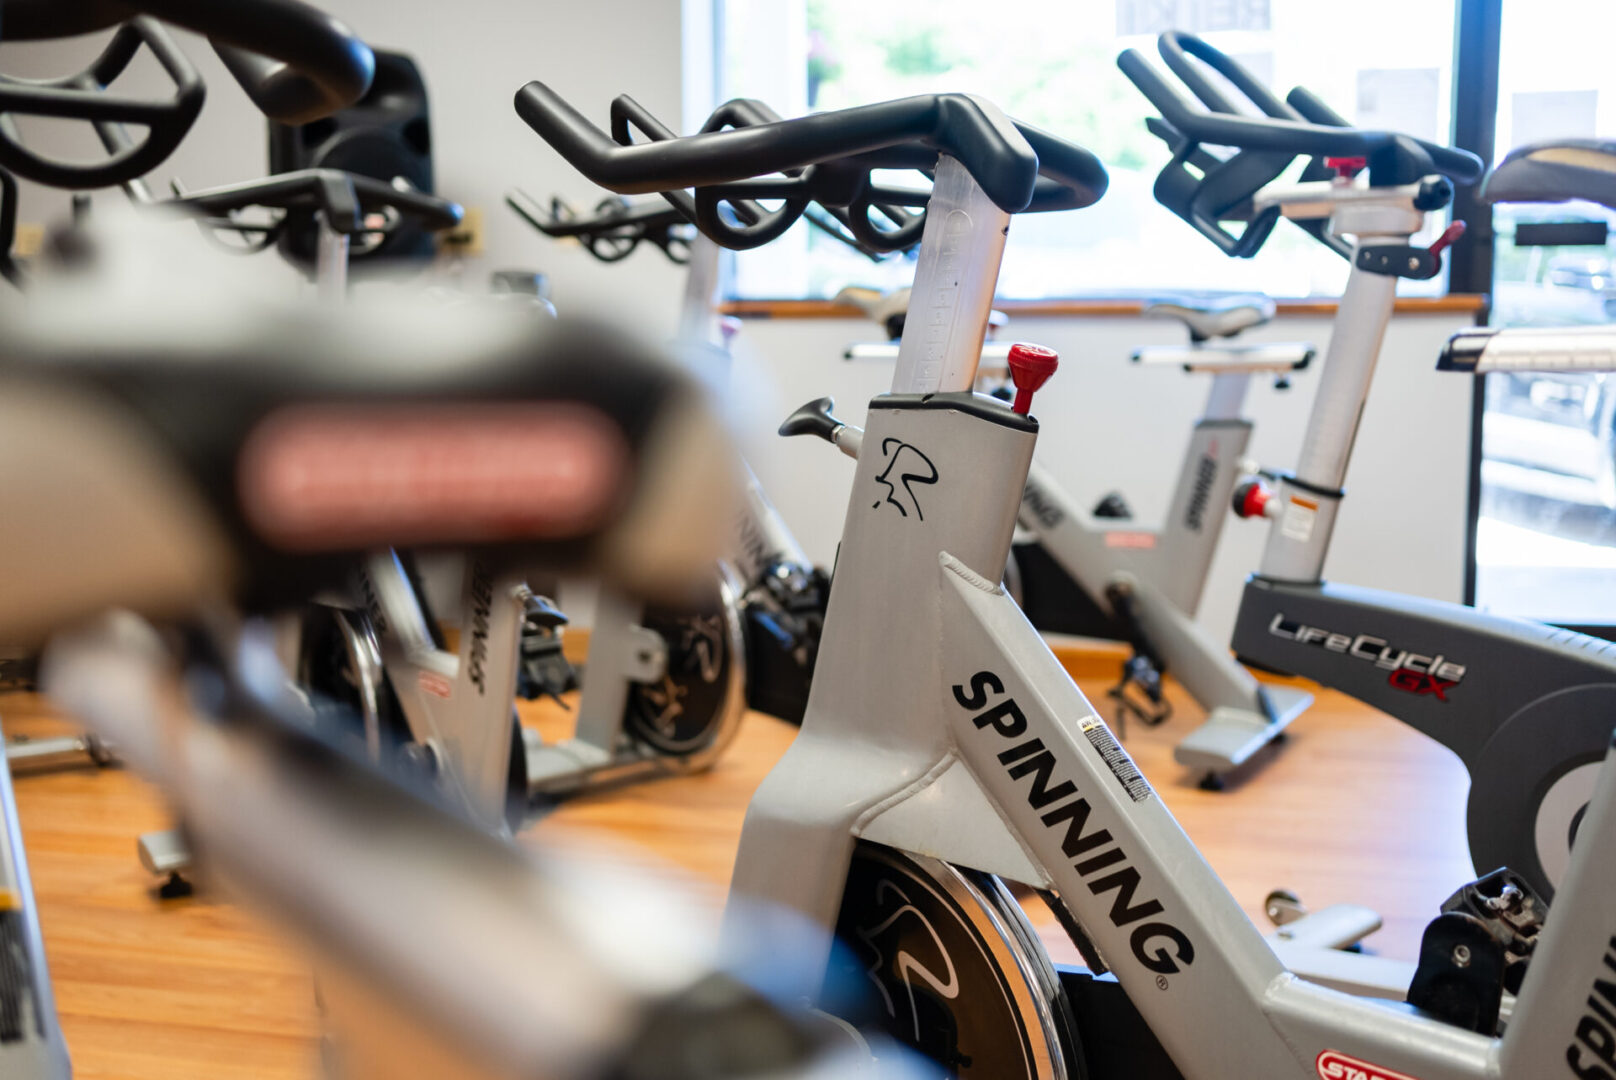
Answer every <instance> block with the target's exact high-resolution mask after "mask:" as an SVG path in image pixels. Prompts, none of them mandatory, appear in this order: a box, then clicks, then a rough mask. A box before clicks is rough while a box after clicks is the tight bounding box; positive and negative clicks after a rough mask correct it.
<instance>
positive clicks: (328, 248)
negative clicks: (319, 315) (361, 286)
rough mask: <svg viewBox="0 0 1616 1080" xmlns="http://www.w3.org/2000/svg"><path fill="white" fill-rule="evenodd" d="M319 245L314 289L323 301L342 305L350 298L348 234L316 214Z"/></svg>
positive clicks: (323, 216) (323, 215) (316, 255)
mask: <svg viewBox="0 0 1616 1080" xmlns="http://www.w3.org/2000/svg"><path fill="white" fill-rule="evenodd" d="M314 220H315V221H316V222H318V223H319V244H318V247H317V249H316V252H315V263H314V287H315V291H316V292H317V293H318V294H319V297H320V299H321V300H322V301H325V302H327V303H332V304H340V303H342V302H343V301H344V300H346V299H347V297H348V234H347V233H340V232H338V231H337V230H336V229H334V228H332V227H331V222H330V221H329V220H327V218H326V216H325V214H323V213H320V214H315V215H314Z"/></svg>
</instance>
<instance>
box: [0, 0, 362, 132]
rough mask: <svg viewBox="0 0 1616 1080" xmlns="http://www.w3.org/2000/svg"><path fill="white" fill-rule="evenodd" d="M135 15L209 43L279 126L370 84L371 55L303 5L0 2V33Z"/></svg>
mask: <svg viewBox="0 0 1616 1080" xmlns="http://www.w3.org/2000/svg"><path fill="white" fill-rule="evenodd" d="M137 15H150V16H152V17H153V18H156V19H160V20H162V21H163V22H166V23H169V24H171V25H173V26H178V27H181V28H183V29H186V30H192V31H194V32H196V33H198V34H202V35H203V36H205V37H207V38H208V39H209V40H210V41H211V42H212V44H213V47H214V51H215V52H217V53H218V54H219V58H220V59H221V60H223V61H224V64H225V67H226V68H228V69H229V70H230V74H231V75H232V76H234V78H235V80H236V81H237V82H238V83H240V84H241V87H242V89H243V90H244V91H246V93H247V96H248V97H249V98H251V99H252V101H253V104H255V105H257V106H258V108H259V109H260V110H262V111H263V113H264V114H265V115H266V116H268V117H269V118H270V119H272V120H275V121H278V122H279V123H283V124H305V123H308V122H310V121H312V120H319V119H321V118H323V117H326V116H329V115H331V114H332V113H334V112H336V111H338V110H339V109H345V108H347V107H348V106H349V105H352V104H353V103H354V102H356V101H358V100H359V99H360V98H361V97H363V96H364V93H365V91H366V90H368V89H370V82H371V79H372V78H374V77H375V73H376V58H375V57H374V56H373V55H372V54H371V51H370V47H369V46H367V45H366V44H365V43H364V42H363V41H361V40H360V39H359V38H358V37H357V36H356V35H355V34H354V32H353V31H352V30H350V29H349V28H348V27H347V26H346V25H344V24H343V23H342V22H340V21H339V20H337V19H335V18H333V17H332V16H330V15H328V14H326V13H325V12H323V11H321V10H319V9H318V8H316V7H313V6H311V5H309V4H306V3H303V2H302V0H228V2H219V0H73V2H64V0H5V10H4V14H3V20H4V21H3V23H0V28H3V32H4V34H5V37H6V40H8V41H27V40H37V39H41V38H54V37H66V36H70V35H73V34H82V33H88V32H90V31H92V30H99V29H101V28H103V27H106V26H111V25H113V24H114V23H118V22H123V21H125V20H127V19H130V18H133V17H135V16H137ZM253 54H258V55H253Z"/></svg>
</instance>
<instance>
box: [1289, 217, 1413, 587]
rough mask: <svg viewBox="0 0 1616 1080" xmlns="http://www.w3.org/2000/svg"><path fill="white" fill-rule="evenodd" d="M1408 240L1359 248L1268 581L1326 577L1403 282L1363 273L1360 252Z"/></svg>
mask: <svg viewBox="0 0 1616 1080" xmlns="http://www.w3.org/2000/svg"><path fill="white" fill-rule="evenodd" d="M1407 241H1408V236H1406V235H1397V236H1365V237H1361V238H1360V239H1359V242H1358V244H1357V245H1355V246H1354V248H1353V255H1354V267H1353V270H1352V273H1351V274H1350V275H1349V276H1348V278H1347V288H1346V292H1345V293H1343V294H1342V296H1341V303H1340V306H1339V307H1338V308H1337V309H1336V316H1335V322H1334V324H1333V327H1332V329H1331V332H1330V348H1329V351H1328V352H1327V353H1326V354H1325V361H1324V372H1323V375H1322V376H1321V377H1320V379H1319V388H1318V393H1317V395H1316V396H1315V397H1314V398H1313V411H1312V413H1311V414H1310V415H1309V417H1308V423H1307V436H1306V439H1305V441H1304V442H1303V444H1302V453H1301V457H1300V458H1299V460H1298V463H1297V466H1296V472H1295V473H1294V474H1293V476H1294V480H1293V479H1291V478H1286V479H1284V480H1282V481H1281V482H1280V485H1279V493H1278V497H1279V499H1280V504H1281V506H1283V507H1284V511H1283V515H1282V516H1281V518H1280V519H1279V520H1278V521H1277V522H1275V523H1274V526H1273V527H1272V528H1271V529H1270V530H1269V533H1268V544H1267V546H1266V547H1265V548H1264V549H1263V557H1262V564H1261V568H1260V569H1259V570H1258V573H1259V574H1260V575H1261V576H1263V577H1265V578H1272V579H1274V580H1277V581H1292V582H1309V583H1311V582H1317V581H1319V580H1321V579H1322V577H1323V574H1324V557H1325V555H1326V554H1328V552H1329V549H1330V535H1331V533H1332V532H1333V531H1334V529H1335V515H1336V511H1337V510H1338V509H1339V507H1340V503H1341V496H1340V492H1341V486H1342V484H1343V483H1344V482H1345V480H1346V476H1347V463H1348V461H1349V460H1350V459H1351V457H1352V444H1353V441H1354V440H1355V439H1356V438H1357V435H1358V421H1359V419H1360V418H1361V417H1362V416H1363V407H1364V402H1365V401H1366V400H1367V399H1368V397H1369V384H1370V380H1371V379H1372V378H1373V377H1374V374H1375V362H1376V361H1377V360H1378V359H1379V358H1380V347H1381V342H1382V341H1383V340H1384V339H1385V337H1386V326H1387V324H1388V323H1389V322H1390V321H1391V317H1392V304H1393V302H1394V301H1395V300H1396V297H1397V279H1396V278H1395V277H1392V276H1390V275H1387V274H1375V273H1371V272H1369V271H1367V270H1360V269H1358V268H1357V266H1356V256H1357V252H1358V250H1359V248H1360V247H1364V246H1371V245H1376V244H1403V243H1407Z"/></svg>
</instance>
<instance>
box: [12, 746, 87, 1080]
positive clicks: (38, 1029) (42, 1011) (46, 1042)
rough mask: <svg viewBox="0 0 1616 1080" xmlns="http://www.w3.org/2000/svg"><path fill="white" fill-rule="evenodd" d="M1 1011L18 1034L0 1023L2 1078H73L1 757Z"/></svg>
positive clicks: (13, 800)
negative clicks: (4, 976) (11, 1016)
mask: <svg viewBox="0 0 1616 1080" xmlns="http://www.w3.org/2000/svg"><path fill="white" fill-rule="evenodd" d="M0 951H3V952H4V953H5V956H4V957H0V969H4V970H3V971H0V974H5V973H9V974H10V975H11V976H12V977H11V978H7V979H4V980H3V981H4V983H5V985H4V986H0V1011H3V1012H11V1011H12V1010H15V1015H14V1021H15V1025H16V1030H15V1032H7V1031H5V1030H3V1028H4V1027H5V1026H6V1025H5V1024H4V1023H0V1076H6V1077H16V1078H17V1080H67V1078H68V1077H70V1076H72V1075H73V1067H72V1065H71V1063H70V1062H69V1060H68V1054H67V1044H66V1043H64V1042H63V1041H62V1029H61V1026H60V1025H59V1024H58V1023H57V1020H56V998H55V995H54V994H53V993H52V991H51V982H50V973H49V971H48V970H47V969H46V967H45V942H44V939H43V938H41V936H40V933H39V912H38V910H37V908H36V906H35V903H34V886H33V882H32V881H31V880H30V879H29V876H28V857H27V855H26V854H25V853H24V851H23V846H22V828H21V826H20V825H19V823H18V821H17V800H16V797H15V795H14V794H13V793H12V790H11V770H10V768H9V767H8V766H7V764H6V761H5V759H4V758H3V757H0Z"/></svg>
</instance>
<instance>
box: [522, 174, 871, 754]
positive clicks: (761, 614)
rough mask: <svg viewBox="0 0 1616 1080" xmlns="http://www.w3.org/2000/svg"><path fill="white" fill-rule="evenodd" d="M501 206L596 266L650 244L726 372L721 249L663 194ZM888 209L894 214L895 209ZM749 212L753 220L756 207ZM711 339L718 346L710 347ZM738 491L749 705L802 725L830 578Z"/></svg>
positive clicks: (695, 349) (690, 336)
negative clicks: (675, 277)
mask: <svg viewBox="0 0 1616 1080" xmlns="http://www.w3.org/2000/svg"><path fill="white" fill-rule="evenodd" d="M506 202H507V203H508V204H509V206H510V207H511V209H513V210H514V211H516V213H517V214H518V215H519V216H521V217H522V218H523V219H524V220H525V221H527V222H528V223H529V224H530V225H532V226H533V227H534V228H535V229H537V230H539V231H540V232H541V233H543V234H545V235H546V236H551V237H557V238H567V239H572V240H576V241H578V242H579V243H581V244H582V245H583V247H584V249H585V250H586V251H588V252H589V253H590V254H591V255H593V256H594V257H595V258H597V259H599V260H601V261H602V262H608V263H611V262H618V261H620V260H622V259H625V258H627V257H628V256H629V255H630V254H632V253H633V251H634V250H635V249H636V248H637V247H639V245H640V244H642V243H647V244H650V245H651V246H653V247H656V248H657V249H659V250H660V251H661V252H662V253H663V254H664V255H665V256H667V258H668V259H669V260H670V261H672V262H673V263H675V264H677V265H681V266H687V267H688V268H689V270H688V274H687V277H686V294H685V302H684V305H683V308H682V311H681V318H680V330H679V340H680V343H681V349H682V351H686V352H690V353H692V354H693V355H692V361H693V362H694V363H696V364H697V365H700V366H716V367H720V368H722V369H723V370H721V371H717V372H715V373H714V374H715V377H716V378H718V379H720V380H722V379H724V378H726V377H727V375H728V371H727V369H728V366H729V364H730V362H731V361H730V355H729V348H728V345H729V338H730V335H731V334H732V333H733V331H734V327H735V323H734V322H733V321H732V320H727V319H720V320H716V323H717V325H716V330H717V333H716V334H715V333H714V329H715V325H714V324H715V319H714V313H713V301H714V295H715V293H716V291H717V289H716V286H717V280H718V257H719V251H720V249H719V247H718V246H717V245H716V244H714V243H713V242H712V241H710V240H708V239H707V238H705V237H703V236H701V235H700V234H699V233H695V232H694V228H693V226H692V225H691V224H690V220H689V218H688V217H687V216H686V215H685V214H684V213H682V212H681V211H680V210H679V209H678V208H677V207H675V206H672V205H670V204H669V203H667V202H666V201H664V200H663V199H660V198H655V199H650V200H642V201H640V202H638V203H630V202H628V201H627V200H624V199H620V198H617V197H611V198H607V199H605V200H603V201H602V202H601V203H600V204H599V205H598V206H596V207H595V209H594V211H593V212H591V213H590V214H589V215H587V216H584V215H580V214H578V213H577V212H575V211H574V210H572V208H571V207H569V206H567V205H566V204H565V203H564V202H563V201H562V200H560V199H559V198H553V199H552V200H551V202H550V208H549V212H548V213H546V212H545V210H544V209H543V208H542V207H541V206H540V205H539V204H538V203H537V202H536V201H535V200H534V199H533V198H531V197H530V196H528V195H526V194H524V193H522V192H520V191H517V192H512V193H511V194H510V195H509V196H507V198H506ZM889 209H890V211H891V213H892V215H893V218H894V219H897V216H898V214H899V213H901V211H899V210H897V209H896V208H889ZM752 213H753V215H754V216H755V211H752ZM805 217H806V218H807V220H809V221H810V222H811V223H812V224H813V225H815V226H816V227H817V228H818V229H819V230H820V231H821V232H822V233H824V234H825V235H827V236H830V237H832V238H834V239H836V240H838V241H841V242H842V243H845V244H847V245H848V246H850V247H852V248H854V249H855V250H858V251H860V252H861V253H862V254H864V255H866V256H867V257H869V258H871V259H876V260H879V259H881V258H884V257H885V256H884V253H882V252H877V251H873V250H871V249H869V248H866V247H864V246H863V245H861V244H860V243H859V242H858V241H857V240H856V239H855V238H854V237H852V236H851V234H849V233H848V232H847V231H846V228H845V227H844V226H843V225H841V223H840V222H838V221H836V220H835V219H834V218H832V217H831V216H830V215H829V214H826V213H823V212H821V213H817V214H816V213H813V212H809V213H808V214H806V215H805ZM692 237H694V239H692ZM715 338H717V339H718V340H719V341H721V342H722V344H718V343H716V342H715ZM745 492H746V505H745V507H744V508H743V511H742V513H741V515H740V517H739V519H738V520H737V522H736V527H735V537H734V539H733V541H732V542H731V544H730V554H729V555H728V556H727V559H726V564H727V566H728V568H729V570H730V571H731V572H732V574H733V576H734V578H735V579H736V580H737V581H738V582H739V584H740V589H741V591H740V595H739V608H740V611H739V615H740V620H741V623H742V625H743V626H744V628H745V647H744V650H743V652H744V655H745V658H746V666H745V670H746V677H745V687H746V703H747V705H748V706H749V707H750V708H752V709H756V710H757V711H759V712H765V713H769V714H771V715H773V716H777V717H779V718H780V719H782V720H787V721H789V722H791V723H801V722H802V714H803V710H804V709H805V708H806V707H807V704H808V685H809V680H810V678H811V677H812V675H813V665H814V657H815V656H816V654H817V653H818V650H819V631H820V627H821V626H822V624H823V622H824V614H825V602H826V599H827V597H828V596H829V593H830V579H829V576H828V575H827V574H826V573H825V572H824V571H823V570H822V569H820V568H818V567H816V566H814V565H813V564H812V562H810V561H809V559H808V556H807V555H806V554H804V553H803V551H802V548H801V546H800V545H799V544H798V543H797V540H796V537H794V536H793V535H792V534H791V530H790V529H789V528H788V527H787V526H786V523H785V521H784V520H783V519H782V518H781V517H780V513H779V511H778V510H776V509H775V507H774V504H773V503H772V502H770V501H769V498H768V495H767V494H766V493H765V492H764V491H763V487H762V485H761V484H760V483H759V482H758V479H757V477H756V476H755V475H753V474H752V472H751V470H750V469H747V470H746V475H745ZM625 632H632V628H630V629H628V630H625V629H624V628H621V627H608V626H603V625H602V624H601V623H600V621H599V620H598V619H597V621H596V624H595V626H594V628H593V630H592V632H591V634H590V644H591V650H593V649H594V647H596V646H597V645H599V644H600V643H602V642H603V641H604V640H606V638H607V636H608V635H615V634H622V633H625ZM612 655H615V652H614V653H613V654H612ZM589 693H590V684H589V683H588V682H586V683H585V689H584V695H585V697H586V698H587V697H588V695H589ZM590 712H591V706H590V705H589V704H588V703H587V701H586V703H585V704H583V705H581V706H580V716H586V715H589V714H590Z"/></svg>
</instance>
